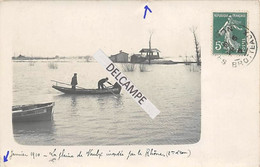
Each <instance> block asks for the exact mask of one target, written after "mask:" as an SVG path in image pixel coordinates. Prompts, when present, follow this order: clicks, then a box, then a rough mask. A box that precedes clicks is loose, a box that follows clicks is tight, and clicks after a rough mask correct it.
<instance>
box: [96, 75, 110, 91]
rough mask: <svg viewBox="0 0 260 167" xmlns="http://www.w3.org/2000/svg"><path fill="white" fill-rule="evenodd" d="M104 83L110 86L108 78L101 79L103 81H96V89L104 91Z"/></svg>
mask: <svg viewBox="0 0 260 167" xmlns="http://www.w3.org/2000/svg"><path fill="white" fill-rule="evenodd" d="M105 83H108V84H110V85H112V84H111V83H110V82H108V77H106V78H103V79H101V80H99V81H98V89H100V88H101V89H104V88H105V85H104V84H105Z"/></svg>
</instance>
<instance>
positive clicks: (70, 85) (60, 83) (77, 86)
mask: <svg viewBox="0 0 260 167" xmlns="http://www.w3.org/2000/svg"><path fill="white" fill-rule="evenodd" d="M51 81H53V82H56V83H60V84H63V85H68V86H71V84H67V83H64V82H60V81H55V80H51ZM76 87H78V88H81V89H86V88H83V87H80V86H77V85H76Z"/></svg>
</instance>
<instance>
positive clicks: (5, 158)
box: [4, 151, 9, 162]
mask: <svg viewBox="0 0 260 167" xmlns="http://www.w3.org/2000/svg"><path fill="white" fill-rule="evenodd" d="M8 155H9V151H7V153H6V156H4V162H7V161H8V159H7V158H8Z"/></svg>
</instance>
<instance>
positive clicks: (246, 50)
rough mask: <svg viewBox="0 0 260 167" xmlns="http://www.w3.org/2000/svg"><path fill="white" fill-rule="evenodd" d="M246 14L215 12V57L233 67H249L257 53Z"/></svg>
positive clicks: (213, 49) (213, 41) (255, 42)
mask: <svg viewBox="0 0 260 167" xmlns="http://www.w3.org/2000/svg"><path fill="white" fill-rule="evenodd" d="M247 17H248V13H246V12H213V40H212V51H213V55H215V56H218V58H219V59H220V61H221V63H222V64H228V65H231V66H232V67H235V68H236V67H241V66H246V65H249V64H250V63H251V62H252V61H253V59H254V58H255V56H256V53H257V41H256V38H255V35H254V33H253V32H252V31H250V30H249V28H248V22H247V21H248V18H247Z"/></svg>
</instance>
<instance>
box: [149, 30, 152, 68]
mask: <svg viewBox="0 0 260 167" xmlns="http://www.w3.org/2000/svg"><path fill="white" fill-rule="evenodd" d="M152 36H153V32H152V31H151V32H150V38H149V51H148V61H149V64H151V54H152Z"/></svg>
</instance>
